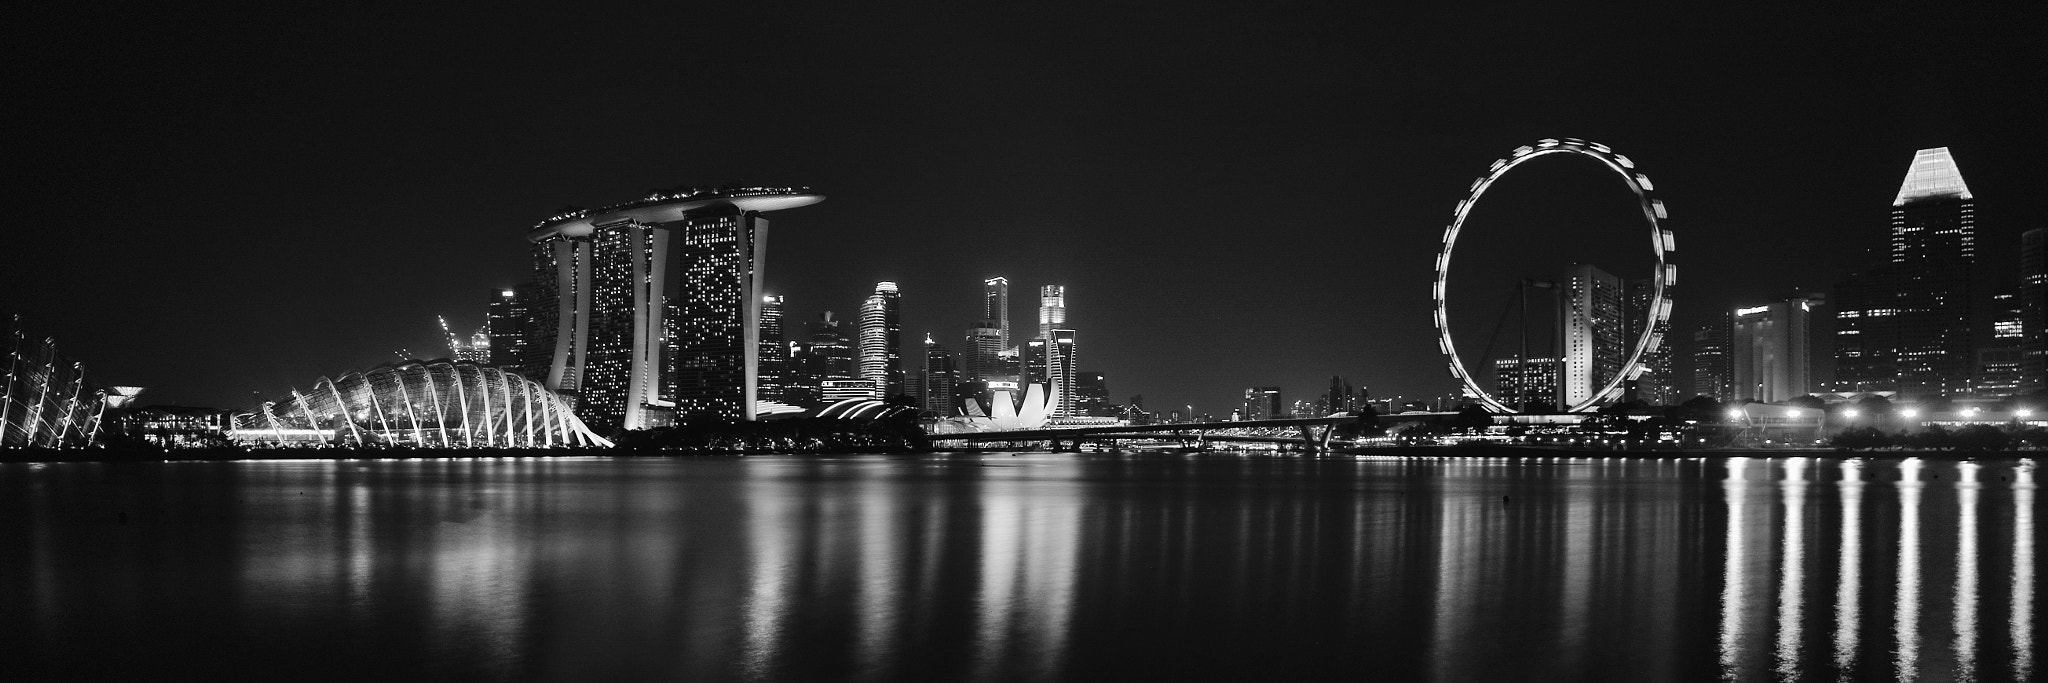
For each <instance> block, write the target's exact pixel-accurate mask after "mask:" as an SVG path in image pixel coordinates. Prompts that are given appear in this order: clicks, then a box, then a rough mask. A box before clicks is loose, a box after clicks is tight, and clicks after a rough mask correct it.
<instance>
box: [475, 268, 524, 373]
mask: <svg viewBox="0 0 2048 683" xmlns="http://www.w3.org/2000/svg"><path fill="white" fill-rule="evenodd" d="M531 288H532V286H531V285H524V284H522V285H517V286H514V287H513V288H511V289H501V290H498V292H497V296H495V297H492V298H491V317H490V319H489V320H488V321H487V322H486V323H485V324H484V328H485V329H487V330H489V334H490V336H491V357H490V359H489V361H488V362H489V363H490V364H491V365H492V366H493V367H496V368H499V369H502V370H511V371H514V372H517V371H519V370H520V368H521V367H523V366H524V364H525V358H526V318H527V310H526V309H527V301H528V300H529V299H528V296H529V295H528V294H527V293H526V290H528V289H531ZM527 379H532V378H531V377H529V378H527Z"/></svg>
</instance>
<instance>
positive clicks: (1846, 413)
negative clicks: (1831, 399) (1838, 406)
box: [1842, 408, 1856, 417]
mask: <svg viewBox="0 0 2048 683" xmlns="http://www.w3.org/2000/svg"><path fill="white" fill-rule="evenodd" d="M1842 417H1856V409H1855V408H1848V409H1844V410H1843V411H1842Z"/></svg>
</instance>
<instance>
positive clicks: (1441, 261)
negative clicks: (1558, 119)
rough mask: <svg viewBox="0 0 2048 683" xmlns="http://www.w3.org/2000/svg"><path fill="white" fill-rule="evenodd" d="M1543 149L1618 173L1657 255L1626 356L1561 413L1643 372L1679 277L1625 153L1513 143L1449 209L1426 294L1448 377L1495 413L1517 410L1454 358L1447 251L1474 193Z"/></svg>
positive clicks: (1577, 144)
mask: <svg viewBox="0 0 2048 683" xmlns="http://www.w3.org/2000/svg"><path fill="white" fill-rule="evenodd" d="M1546 154H1577V155H1580V156H1584V157H1588V158H1591V159H1593V160H1595V161H1598V162H1600V163H1601V164H1602V165H1604V166H1606V167H1607V168H1608V169H1611V170H1613V171H1614V172H1615V174H1617V175H1620V176H1621V179H1622V181H1623V182H1625V183H1627V184H1628V189H1629V191H1631V192H1634V193H1635V196H1636V202H1637V203H1638V204H1639V205H1641V207H1642V212H1643V219H1644V221H1645V222H1647V223H1649V226H1650V250H1651V252H1652V253H1654V254H1655V255H1656V270H1655V272H1654V274H1653V276H1652V279H1653V282H1654V285H1653V289H1652V290H1651V293H1650V297H1651V302H1652V303H1651V305H1649V306H1647V307H1646V310H1645V312H1644V315H1645V317H1646V319H1645V320H1644V321H1643V326H1642V329H1643V332H1642V334H1640V335H1638V336H1637V337H1636V339H1635V343H1634V344H1633V346H1632V348H1631V350H1630V351H1629V354H1628V361H1627V362H1626V363H1623V364H1622V366H1621V370H1620V371H1619V372H1616V373H1614V376H1613V377H1610V378H1608V379H1607V382H1606V384H1604V385H1602V386H1601V387H1600V389H1599V390H1598V391H1595V392H1593V393H1592V394H1590V395H1588V396H1587V398H1585V399H1583V400H1580V401H1578V402H1577V403H1574V404H1572V405H1571V406H1570V407H1568V408H1566V409H1565V410H1566V412H1573V413H1577V412H1584V411H1586V410H1590V409H1592V408H1593V407H1595V406H1598V405H1600V404H1601V403H1605V402H1608V401H1613V400H1615V399H1618V398H1620V397H1621V393H1622V382H1624V381H1627V380H1632V379H1635V378H1637V377H1639V376H1641V375H1642V373H1643V370H1644V366H1643V358H1644V357H1646V356H1648V355H1650V354H1651V353H1654V352H1655V351H1656V350H1657V348H1658V347H1659V346H1661V345H1663V342H1664V325H1662V324H1661V323H1668V322H1670V320H1671V287H1672V285H1673V284H1675V283H1676V282H1677V279H1678V267H1677V266H1675V265H1673V264H1672V263H1671V252H1672V251H1674V250H1675V249H1676V242H1675V241H1674V240H1673V238H1672V235H1671V230H1670V229H1669V228H1666V227H1664V225H1663V221H1665V220H1666V219H1667V218H1668V216H1667V215H1666V213H1665V210H1664V202H1662V201H1659V200H1658V199H1656V198H1655V197H1653V196H1651V193H1652V191H1653V190H1654V189H1655V186H1654V185H1652V184H1651V183H1650V178H1649V176H1646V175H1643V173H1642V172H1641V171H1639V170H1637V169H1636V165H1635V162H1633V161H1630V160H1629V158H1628V157H1625V156H1622V155H1620V154H1616V153H1615V152H1614V150H1612V149H1610V148H1608V147H1607V146H1606V145H1603V144H1600V143H1597V142H1587V141H1584V140H1579V139H1575V138H1563V139H1544V140H1538V141H1537V142H1536V144H1535V145H1531V146H1523V147H1518V148H1515V151H1514V152H1513V153H1512V154H1510V155H1508V157H1507V158H1505V159H1500V160H1497V161H1495V162H1493V165H1492V166H1491V167H1488V168H1487V171H1486V175H1483V176H1480V177H1479V179H1478V180H1474V181H1472V187H1471V188H1470V192H1471V194H1470V195H1469V196H1467V197H1465V198H1464V199H1462V200H1459V201H1458V206H1457V208H1455V209H1453V210H1452V218H1451V224H1450V225H1449V226H1448V227H1446V228H1445V229H1444V241H1443V249H1442V250H1441V251H1439V252H1437V256H1436V286H1435V288H1434V289H1433V290H1432V293H1431V298H1432V299H1433V300H1434V301H1435V302H1436V332H1437V346H1438V348H1441V349H1442V350H1443V353H1444V356H1445V357H1446V358H1448V359H1449V360H1450V369H1451V376H1453V377H1456V378H1457V379H1458V380H1459V381H1461V382H1464V383H1465V391H1466V392H1467V393H1468V394H1470V395H1471V396H1473V397H1475V398H1477V399H1479V401H1480V403H1482V404H1485V405H1486V407H1487V408H1489V409H1491V410H1493V411H1495V412H1501V413H1514V412H1519V411H1518V410H1516V409H1514V408H1511V407H1509V406H1508V405H1506V404H1504V403H1501V401H1500V399H1499V398H1496V397H1495V396H1494V395H1493V394H1491V393H1488V392H1487V391H1486V388H1485V387H1482V386H1480V384H1479V382H1478V380H1477V379H1476V378H1474V377H1473V376H1472V373H1471V372H1469V371H1467V370H1466V369H1465V362H1464V361H1463V360H1462V359H1460V358H1459V357H1458V349H1457V345H1456V344H1455V343H1453V342H1452V340H1451V326H1450V310H1449V308H1448V307H1447V306H1446V297H1445V295H1444V292H1445V283H1446V282H1448V281H1449V279H1450V276H1451V254H1452V252H1453V251H1454V249H1455V247H1456V246H1457V244H1458V231H1459V230H1460V229H1462V228H1464V227H1465V219H1466V218H1467V217H1469V216H1471V215H1472V207H1474V206H1477V205H1478V204H1479V198H1480V197H1481V196H1484V195H1485V194H1486V190H1487V188H1489V187H1491V186H1492V185H1493V183H1494V182H1495V181H1497V180H1499V179H1500V177H1501V176H1502V175H1505V174H1506V173H1507V172H1508V169H1512V168H1514V167H1516V166H1520V165H1522V164H1524V163H1527V162H1528V161H1529V160H1531V159H1535V158H1537V157H1540V156H1544V155H1546Z"/></svg>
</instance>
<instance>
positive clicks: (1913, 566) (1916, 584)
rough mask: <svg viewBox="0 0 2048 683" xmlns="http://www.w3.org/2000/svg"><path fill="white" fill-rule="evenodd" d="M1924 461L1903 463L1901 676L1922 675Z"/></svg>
mask: <svg viewBox="0 0 2048 683" xmlns="http://www.w3.org/2000/svg"><path fill="white" fill-rule="evenodd" d="M1922 466H1923V463H1922V462H1921V461H1920V459H1918V458H1914V459H1911V460H1907V461H1905V462H1903V463H1899V480H1898V483H1897V484H1896V485H1895V486H1896V487H1897V488H1898V490H1899V536H1898V538H1899V564H1898V575H1899V582H1898V597H1896V598H1893V599H1892V606H1893V609H1894V613H1895V615H1896V616H1895V617H1894V618H1893V621H1892V624H1893V625H1892V637H1893V638H1894V639H1895V641H1894V642H1896V643H1897V646H1896V647H1897V649H1896V650H1894V652H1896V653H1897V656H1896V658H1895V659H1893V660H1892V665H1893V668H1894V669H1895V670H1896V671H1897V677H1898V680H1901V681H1912V680H1918V679H1919V678H1920V570H1921V567H1920V494H1921V493H1922V492H1923V490H1924V489H1926V485H1925V484H1922V483H1920V477H1921V476H1922V474H1921V472H1920V470H1921V468H1922Z"/></svg>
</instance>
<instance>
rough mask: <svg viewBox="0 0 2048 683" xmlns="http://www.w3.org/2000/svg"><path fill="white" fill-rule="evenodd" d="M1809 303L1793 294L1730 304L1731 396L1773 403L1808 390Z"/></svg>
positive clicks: (1810, 376) (1810, 374) (1809, 377)
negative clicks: (1736, 305)
mask: <svg viewBox="0 0 2048 683" xmlns="http://www.w3.org/2000/svg"><path fill="white" fill-rule="evenodd" d="M1812 303H1813V300H1812V299H1811V298H1809V297H1805V296H1794V297H1792V298H1790V299H1786V300H1784V301H1780V302H1777V303H1771V304H1765V305H1762V306H1751V307H1747V308H1738V309H1736V310H1735V315H1734V318H1733V320H1734V329H1733V332H1732V334H1731V338H1730V340H1729V350H1728V351H1729V353H1728V356H1729V364H1730V366H1732V367H1733V369H1734V380H1735V386H1734V390H1735V398H1738V399H1745V398H1749V399H1756V400H1759V401H1763V402H1766V403H1778V402H1782V401H1785V400H1788V399H1792V398H1796V397H1799V396H1805V395H1806V394H1808V393H1811V392H1812V391H1813V374H1812V373H1813V370H1812V364H1811V362H1810V361H1811V357H1810V355H1809V354H1810V349H1811V348H1812V337H1811V335H1810V333H1809V330H1810V323H1811V319H1810V314H1811V311H1812Z"/></svg>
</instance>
